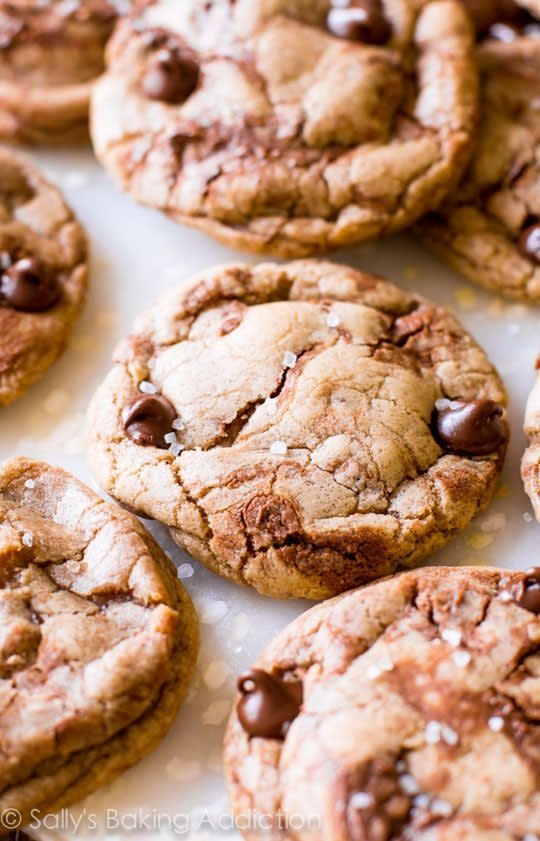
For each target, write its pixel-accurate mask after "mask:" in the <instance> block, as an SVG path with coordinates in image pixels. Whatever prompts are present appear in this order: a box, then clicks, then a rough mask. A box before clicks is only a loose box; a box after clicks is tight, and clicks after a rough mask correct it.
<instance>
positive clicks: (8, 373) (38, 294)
mask: <svg viewBox="0 0 540 841" xmlns="http://www.w3.org/2000/svg"><path fill="white" fill-rule="evenodd" d="M86 286H87V249H86V237H85V234H84V231H83V230H82V228H81V226H80V224H79V223H78V221H77V220H76V219H75V217H74V215H73V213H72V211H71V210H70V208H69V207H68V206H67V205H66V203H65V201H64V199H63V198H62V196H61V195H60V193H59V191H58V190H57V188H56V187H54V186H53V185H52V184H50V183H49V182H48V181H46V179H45V178H44V177H43V176H42V175H41V173H40V172H39V170H38V169H37V168H36V166H35V165H34V164H32V163H31V162H30V161H28V160H27V159H25V158H20V157H19V156H16V155H13V154H12V153H11V152H7V151H5V150H0V405H6V404H7V403H11V402H12V400H15V398H16V397H18V396H19V395H20V394H22V392H23V391H25V390H26V389H27V388H28V386H30V385H31V384H32V383H33V382H34V381H35V380H37V379H38V378H39V377H40V376H41V375H42V374H43V373H44V372H45V371H46V370H47V368H49V367H50V366H51V365H52V364H53V362H55V361H56V359H57V358H58V356H59V355H60V354H61V353H62V351H63V350H64V347H65V345H66V342H67V340H68V338H69V335H70V333H71V330H72V328H73V325H74V323H75V320H76V318H77V316H78V314H79V311H80V309H81V306H82V304H83V301H84V297H85V293H86Z"/></svg>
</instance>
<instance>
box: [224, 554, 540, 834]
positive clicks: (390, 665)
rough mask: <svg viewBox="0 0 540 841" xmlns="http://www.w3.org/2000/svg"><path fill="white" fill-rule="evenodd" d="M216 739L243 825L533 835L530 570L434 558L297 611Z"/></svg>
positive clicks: (539, 612) (536, 668)
mask: <svg viewBox="0 0 540 841" xmlns="http://www.w3.org/2000/svg"><path fill="white" fill-rule="evenodd" d="M238 685H239V690H240V692H239V696H238V699H237V703H236V705H235V710H234V712H233V714H232V717H231V720H230V723H229V727H228V731H227V734H226V738H225V772H226V776H227V778H228V783H229V789H230V795H231V801H232V806H233V810H234V812H235V813H236V815H237V816H238V819H239V825H240V826H241V827H242V829H243V830H244V829H245V830H246V831H245V832H244V835H245V837H246V838H249V839H261V838H272V839H274V841H276V839H280V841H291V839H294V841H321V839H323V838H324V839H325V841H409V839H410V841H413V839H414V841H529V839H530V841H533V839H534V838H536V837H537V836H538V835H540V789H539V785H538V780H539V778H540V754H539V744H540V723H539V721H540V568H537V569H536V570H530V571H529V572H528V573H517V572H507V571H504V570H497V569H486V568H482V569H481V568H463V569H457V568H451V567H450V568H438V569H435V568H431V569H424V570H419V571H418V572H410V573H405V574H403V575H400V576H396V577H394V578H392V579H389V580H386V581H384V582H380V583H378V584H375V585H372V586H370V587H366V588H364V589H361V590H356V591H354V592H352V593H347V594H345V595H344V596H342V597H340V598H338V599H334V600H332V601H329V602H326V603H325V604H322V605H320V606H318V607H316V608H313V609H312V610H310V611H308V612H307V613H305V614H303V615H302V616H300V618H299V619H297V620H296V621H295V622H293V623H292V624H291V625H289V627H288V628H286V629H285V630H284V631H283V632H282V633H280V634H279V636H278V637H277V638H276V639H275V640H274V641H273V642H272V643H271V644H270V645H269V647H268V648H267V649H266V651H265V652H264V653H263V654H262V655H261V657H260V658H259V659H258V660H257V662H256V663H255V666H254V668H253V669H251V670H249V671H248V672H246V673H245V674H243V675H242V676H241V677H240V679H239V682H238Z"/></svg>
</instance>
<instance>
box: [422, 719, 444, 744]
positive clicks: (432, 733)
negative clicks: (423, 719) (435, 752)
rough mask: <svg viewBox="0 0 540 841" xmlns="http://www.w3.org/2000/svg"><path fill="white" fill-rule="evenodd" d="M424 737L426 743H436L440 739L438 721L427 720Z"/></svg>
mask: <svg viewBox="0 0 540 841" xmlns="http://www.w3.org/2000/svg"><path fill="white" fill-rule="evenodd" d="M424 737H425V740H426V742H427V743H428V745H437V744H438V743H439V742H440V741H441V725H440V724H439V722H438V721H428V723H427V724H426V729H425V733H424Z"/></svg>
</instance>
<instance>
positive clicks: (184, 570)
mask: <svg viewBox="0 0 540 841" xmlns="http://www.w3.org/2000/svg"><path fill="white" fill-rule="evenodd" d="M194 572H195V570H194V569H193V567H192V566H191V564H180V566H179V567H178V572H177V574H178V578H180V579H182V578H191V576H192V575H193V573H194Z"/></svg>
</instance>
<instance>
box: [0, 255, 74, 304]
mask: <svg viewBox="0 0 540 841" xmlns="http://www.w3.org/2000/svg"><path fill="white" fill-rule="evenodd" d="M0 293H1V295H2V297H3V299H4V301H5V302H6V303H7V304H8V306H10V307H12V308H13V309H15V310H21V311H22V312H43V311H44V310H49V309H50V308H51V307H52V306H54V304H56V302H57V301H58V299H59V298H60V294H61V288H60V284H59V283H58V280H57V279H56V277H55V276H53V275H51V274H50V273H49V272H47V271H46V269H45V267H44V266H43V264H42V263H41V262H40V261H39V260H37V259H36V258H35V257H23V258H22V259H21V260H17V262H15V263H13V264H12V265H11V266H9V267H8V268H5V269H4V271H3V273H2V278H1V281H0Z"/></svg>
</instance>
